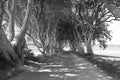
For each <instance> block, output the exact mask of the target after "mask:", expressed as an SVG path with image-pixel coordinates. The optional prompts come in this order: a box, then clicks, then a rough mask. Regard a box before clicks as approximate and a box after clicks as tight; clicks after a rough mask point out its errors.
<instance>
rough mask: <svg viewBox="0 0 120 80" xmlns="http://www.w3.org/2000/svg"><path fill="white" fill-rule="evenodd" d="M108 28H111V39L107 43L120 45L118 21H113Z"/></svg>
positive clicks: (119, 25) (119, 22)
mask: <svg viewBox="0 0 120 80" xmlns="http://www.w3.org/2000/svg"><path fill="white" fill-rule="evenodd" d="M109 29H110V30H112V33H111V35H112V40H111V42H109V44H115V45H120V21H113V22H112V24H110V27H109Z"/></svg>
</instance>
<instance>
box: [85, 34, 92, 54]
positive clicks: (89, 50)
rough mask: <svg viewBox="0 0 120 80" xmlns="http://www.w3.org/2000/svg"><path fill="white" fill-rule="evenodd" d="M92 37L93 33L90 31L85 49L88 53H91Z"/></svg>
mask: <svg viewBox="0 0 120 80" xmlns="http://www.w3.org/2000/svg"><path fill="white" fill-rule="evenodd" d="M92 39H93V33H90V34H89V37H88V40H86V50H87V53H88V54H90V55H93V49H92V45H91V42H92Z"/></svg>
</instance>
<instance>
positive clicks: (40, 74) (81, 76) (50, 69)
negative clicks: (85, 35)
mask: <svg viewBox="0 0 120 80" xmlns="http://www.w3.org/2000/svg"><path fill="white" fill-rule="evenodd" d="M38 65H40V66H42V67H31V66H27V71H26V72H24V73H23V74H21V75H19V76H18V77H16V78H14V79H12V80H114V79H113V78H112V77H110V76H108V75H107V74H106V73H105V72H104V71H102V70H101V69H99V68H98V67H97V66H96V65H92V64H91V63H90V62H88V61H87V60H85V59H83V58H79V57H77V56H76V55H73V54H69V55H61V56H57V57H55V58H53V59H51V60H50V61H49V62H47V63H41V64H38ZM20 77H22V78H21V79H19V78H20Z"/></svg>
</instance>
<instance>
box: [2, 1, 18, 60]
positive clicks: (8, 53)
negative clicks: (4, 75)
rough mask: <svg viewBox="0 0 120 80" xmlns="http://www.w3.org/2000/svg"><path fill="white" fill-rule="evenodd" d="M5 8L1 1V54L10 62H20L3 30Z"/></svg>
mask: <svg viewBox="0 0 120 80" xmlns="http://www.w3.org/2000/svg"><path fill="white" fill-rule="evenodd" d="M3 14H4V7H3V3H2V1H0V53H2V54H3V56H4V57H5V58H6V59H7V60H8V61H11V62H13V60H19V59H18V57H17V55H16V54H15V51H14V49H13V47H12V45H11V44H10V42H9V40H8V39H7V36H6V35H5V32H4V30H3V29H2V21H3Z"/></svg>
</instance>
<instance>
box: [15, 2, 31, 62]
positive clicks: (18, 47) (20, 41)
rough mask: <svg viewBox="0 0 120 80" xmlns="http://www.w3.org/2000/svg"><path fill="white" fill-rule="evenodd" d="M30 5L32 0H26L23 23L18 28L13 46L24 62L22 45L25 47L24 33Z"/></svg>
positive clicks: (29, 13)
mask: <svg viewBox="0 0 120 80" xmlns="http://www.w3.org/2000/svg"><path fill="white" fill-rule="evenodd" d="M32 6H33V0H28V3H27V10H26V15H25V18H24V23H23V26H22V28H21V30H20V33H19V34H18V35H17V40H16V46H15V47H16V48H15V49H16V53H17V54H18V56H19V58H20V59H21V60H22V62H24V61H23V60H24V59H23V58H24V57H23V55H24V47H25V34H26V32H27V29H28V22H29V20H30V15H31V11H32Z"/></svg>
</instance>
